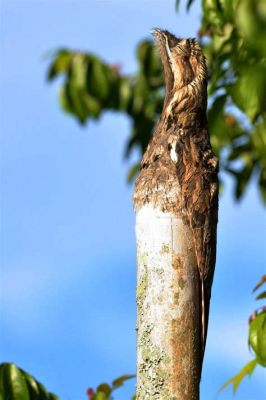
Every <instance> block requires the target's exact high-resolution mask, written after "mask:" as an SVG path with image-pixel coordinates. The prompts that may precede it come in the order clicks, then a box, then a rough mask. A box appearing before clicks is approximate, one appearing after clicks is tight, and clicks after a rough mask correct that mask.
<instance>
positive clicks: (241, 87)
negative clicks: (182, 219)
mask: <svg viewBox="0 0 266 400" xmlns="http://www.w3.org/2000/svg"><path fill="white" fill-rule="evenodd" d="M202 9H203V16H202V23H201V28H200V30H199V36H200V40H201V44H202V46H203V49H204V53H205V55H206V58H207V62H208V67H209V75H210V79H209V98H210V99H211V102H210V107H209V125H210V131H211V135H212V144H213V146H214V148H215V149H216V151H217V153H218V154H219V153H220V157H221V163H222V168H223V169H224V170H225V171H227V172H228V173H230V174H231V175H232V176H233V177H234V179H235V196H236V198H237V199H239V198H240V197H241V196H242V195H243V194H244V192H245V190H246V188H247V185H248V183H249V181H250V179H251V177H252V176H255V177H256V179H257V183H258V187H259V190H260V193H261V195H262V198H263V200H264V202H266V90H265V88H266V7H265V1H264V0H203V1H202Z"/></svg>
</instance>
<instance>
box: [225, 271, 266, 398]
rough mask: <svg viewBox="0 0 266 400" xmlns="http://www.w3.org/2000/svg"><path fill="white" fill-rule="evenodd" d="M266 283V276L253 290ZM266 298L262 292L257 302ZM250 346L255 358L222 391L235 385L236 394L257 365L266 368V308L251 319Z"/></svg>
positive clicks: (261, 309) (256, 312)
mask: <svg viewBox="0 0 266 400" xmlns="http://www.w3.org/2000/svg"><path fill="white" fill-rule="evenodd" d="M265 283H266V275H263V276H262V278H261V280H260V281H259V283H258V284H257V285H256V286H255V288H254V289H253V292H255V291H257V290H258V289H259V288H261V286H263V285H264V284H265ZM265 298H266V291H263V292H261V293H260V294H258V295H257V297H256V300H261V299H265ZM248 344H249V347H250V348H251V349H252V351H253V353H254V355H255V357H254V359H253V360H251V361H249V362H248V363H247V364H246V365H245V366H244V367H243V368H242V369H241V371H239V372H238V373H237V374H236V375H235V376H233V377H232V378H230V379H229V380H228V381H227V382H225V384H224V385H223V386H222V387H221V389H220V390H223V389H225V388H226V387H227V386H229V385H231V384H232V385H233V391H234V393H235V392H236V390H237V389H238V386H239V385H240V383H241V382H242V380H243V379H244V378H245V376H249V377H250V376H251V375H252V373H253V371H254V370H255V368H256V366H257V365H261V366H262V367H266V307H265V306H264V307H261V308H260V309H259V310H257V311H254V313H253V314H252V315H251V317H250V319H249V335H248Z"/></svg>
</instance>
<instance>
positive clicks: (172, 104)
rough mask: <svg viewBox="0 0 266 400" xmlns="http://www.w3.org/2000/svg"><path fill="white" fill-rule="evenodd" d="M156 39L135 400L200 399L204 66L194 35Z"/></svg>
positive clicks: (206, 152)
mask: <svg viewBox="0 0 266 400" xmlns="http://www.w3.org/2000/svg"><path fill="white" fill-rule="evenodd" d="M154 36H155V38H156V41H157V45H158V47H159V51H160V54H161V58H162V63H163V68H164V75H165V85H166V97H165V102H164V108H163V112H162V115H161V118H160V121H159V122H158V125H157V127H156V129H155V133H154V136H153V138H152V140H151V142H150V144H149V146H148V148H147V151H146V153H145V155H144V158H143V161H142V168H141V172H140V175H139V177H138V179H137V181H136V187H135V192H134V206H135V209H136V213H137V215H136V237H137V264H138V270H137V400H170V399H171V400H174V399H175V400H198V399H199V384H200V376H201V368H202V360H203V354H204V348H205V341H206V332H207V322H208V311H209V301H210V291H211V284H212V279H213V272H214V265H215V249H216V225H217V208H218V182H217V169H218V166H217V159H216V157H215V156H214V154H213V152H212V149H211V147H210V143H209V135H208V130H207V120H206V66H205V59H204V57H203V55H202V53H201V50H200V47H199V45H198V44H197V42H196V41H195V40H193V39H187V40H185V39H182V40H181V39H176V38H175V37H174V36H173V35H171V34H170V33H169V32H167V31H161V30H159V29H156V30H155V31H154Z"/></svg>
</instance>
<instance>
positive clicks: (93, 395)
mask: <svg viewBox="0 0 266 400" xmlns="http://www.w3.org/2000/svg"><path fill="white" fill-rule="evenodd" d="M134 377H135V375H128V374H126V375H122V376H120V377H119V378H116V379H115V380H114V381H113V382H112V384H111V385H109V384H108V383H101V384H100V385H99V386H98V387H97V388H96V390H95V391H94V390H93V389H92V388H89V389H88V391H87V394H88V397H89V399H90V400H112V399H113V397H112V395H113V392H114V391H115V390H116V389H118V388H120V387H121V386H123V385H124V383H125V381H127V380H128V379H132V378H134ZM134 399H135V396H133V397H132V400H134Z"/></svg>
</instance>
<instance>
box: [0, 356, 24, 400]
mask: <svg viewBox="0 0 266 400" xmlns="http://www.w3.org/2000/svg"><path fill="white" fill-rule="evenodd" d="M0 387H1V392H2V394H3V397H4V399H5V400H30V396H29V392H28V388H27V384H26V382H25V379H24V376H23V374H22V372H21V371H20V370H19V368H17V367H16V366H15V365H14V364H9V363H4V364H1V366H0Z"/></svg>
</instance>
